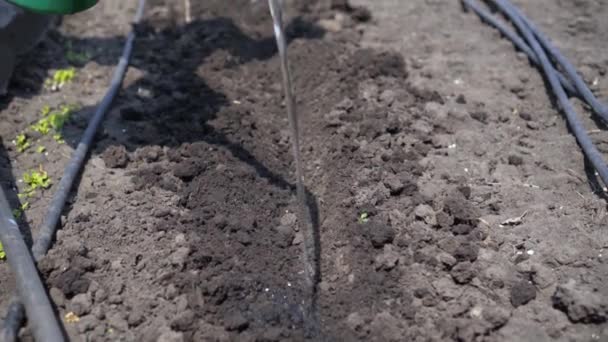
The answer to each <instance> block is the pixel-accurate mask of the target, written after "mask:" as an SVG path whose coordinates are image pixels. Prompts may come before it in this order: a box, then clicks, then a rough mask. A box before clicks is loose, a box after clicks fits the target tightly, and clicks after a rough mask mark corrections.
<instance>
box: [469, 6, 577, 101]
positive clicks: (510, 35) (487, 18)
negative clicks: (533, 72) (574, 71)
mask: <svg viewBox="0 0 608 342" xmlns="http://www.w3.org/2000/svg"><path fill="white" fill-rule="evenodd" d="M462 3H463V5H464V7H465V8H468V9H471V10H472V11H473V12H475V13H476V14H477V15H478V16H479V17H480V18H481V20H483V21H484V22H486V23H487V24H488V25H490V26H492V27H494V28H496V29H497V30H498V31H500V33H501V34H502V35H503V36H505V37H506V38H507V39H509V40H510V41H511V42H512V43H513V45H515V46H516V47H517V48H518V49H519V50H521V51H522V52H523V53H525V54H526V56H528V58H530V60H531V61H532V63H534V64H535V65H536V66H538V67H540V62H539V61H538V57H536V54H535V53H534V51H532V49H531V48H530V46H528V43H526V41H525V40H523V39H522V38H521V37H520V36H518V35H517V33H516V32H514V31H513V30H511V29H509V28H508V27H507V25H505V24H503V23H502V22H501V21H500V20H498V19H497V18H496V17H494V16H493V15H492V14H490V12H488V11H486V10H484V9H483V8H482V6H480V5H479V4H478V3H477V1H475V0H462ZM558 76H559V80H560V82H561V83H562V86H563V87H564V89H566V91H568V93H570V94H572V95H574V96H578V97H581V95H580V94H579V92H578V90H577V89H576V88H574V86H573V85H572V82H570V81H569V80H568V79H567V78H566V77H564V75H562V74H561V73H559V75H558Z"/></svg>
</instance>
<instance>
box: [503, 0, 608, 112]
mask: <svg viewBox="0 0 608 342" xmlns="http://www.w3.org/2000/svg"><path fill="white" fill-rule="evenodd" d="M504 6H506V7H508V8H509V10H510V11H512V12H513V15H517V16H518V17H519V18H520V19H521V21H522V23H523V24H525V25H526V26H527V27H528V28H529V29H530V31H531V32H532V34H534V36H536V39H537V40H538V42H539V43H540V45H541V46H542V47H543V48H544V49H545V50H546V51H547V52H548V53H549V54H550V55H551V56H552V57H553V59H555V61H556V62H557V63H558V64H559V65H560V66H561V67H562V69H563V70H564V72H565V73H566V75H568V77H569V78H570V79H571V80H572V81H573V82H574V86H575V87H576V89H577V90H578V93H579V94H581V96H582V97H583V98H584V100H585V102H587V104H589V106H591V108H592V109H593V111H594V112H595V113H596V114H597V115H598V116H600V118H602V120H604V122H605V123H608V107H606V106H605V105H604V104H602V103H601V102H600V101H599V100H598V99H597V98H596V97H595V95H593V93H592V92H591V90H590V89H589V87H587V84H586V83H585V81H583V79H582V78H581V77H580V76H579V74H578V72H577V71H576V68H575V67H574V66H573V65H572V63H570V61H568V59H567V58H566V57H564V55H562V54H561V52H560V51H559V50H558V49H557V48H556V47H555V46H553V44H551V42H550V41H549V39H548V38H547V37H546V36H545V35H544V34H543V33H542V32H541V31H540V30H539V29H538V28H537V27H536V25H534V23H533V22H532V21H530V20H529V19H528V18H526V16H525V15H524V14H523V13H522V12H521V11H520V10H519V9H518V8H517V7H515V6H513V5H512V4H511V3H510V2H509V1H505V2H504Z"/></svg>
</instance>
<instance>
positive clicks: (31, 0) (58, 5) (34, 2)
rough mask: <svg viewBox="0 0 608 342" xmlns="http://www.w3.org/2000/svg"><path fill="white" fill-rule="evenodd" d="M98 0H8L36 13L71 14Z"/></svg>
mask: <svg viewBox="0 0 608 342" xmlns="http://www.w3.org/2000/svg"><path fill="white" fill-rule="evenodd" d="M98 1H99V0H8V2H11V3H13V4H14V5H17V6H19V7H21V8H24V9H27V10H30V11H32V12H37V13H46V14H73V13H76V12H82V11H84V10H86V9H89V8H91V7H93V6H95V4H96V3H97V2H98Z"/></svg>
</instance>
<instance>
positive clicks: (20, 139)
mask: <svg viewBox="0 0 608 342" xmlns="http://www.w3.org/2000/svg"><path fill="white" fill-rule="evenodd" d="M14 143H15V146H17V151H19V153H22V152H23V151H25V150H27V149H28V148H29V147H30V145H31V144H30V142H29V141H28V139H27V136H26V135H25V133H19V134H18V135H17V137H16V138H15V140H14Z"/></svg>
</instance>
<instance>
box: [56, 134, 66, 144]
mask: <svg viewBox="0 0 608 342" xmlns="http://www.w3.org/2000/svg"><path fill="white" fill-rule="evenodd" d="M53 139H55V141H56V142H57V143H58V144H63V143H64V142H65V140H63V135H61V133H56V134H53Z"/></svg>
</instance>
